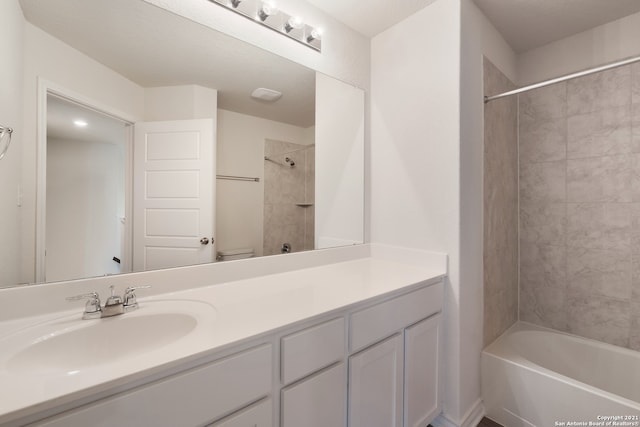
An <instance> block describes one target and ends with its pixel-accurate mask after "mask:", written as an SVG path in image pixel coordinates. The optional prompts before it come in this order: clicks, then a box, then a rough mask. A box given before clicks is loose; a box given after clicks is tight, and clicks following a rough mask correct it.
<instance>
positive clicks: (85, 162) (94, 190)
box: [43, 95, 128, 282]
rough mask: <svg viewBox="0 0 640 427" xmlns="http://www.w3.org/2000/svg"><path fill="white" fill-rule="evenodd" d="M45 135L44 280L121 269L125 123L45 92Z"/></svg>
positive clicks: (110, 272) (101, 273)
mask: <svg viewBox="0 0 640 427" xmlns="http://www.w3.org/2000/svg"><path fill="white" fill-rule="evenodd" d="M46 135H47V140H46V153H47V161H46V171H47V180H46V228H45V233H46V236H45V240H46V257H45V260H46V265H45V280H46V281H49V282H51V281H59V280H70V279H77V278H82V277H94V276H103V275H106V274H117V273H120V272H122V271H123V270H122V265H121V262H122V261H121V260H122V259H123V253H124V248H125V247H126V242H125V233H124V223H125V170H126V166H125V165H126V155H127V145H128V131H127V124H126V123H124V122H122V121H120V120H116V119H114V118H111V117H108V116H105V115H103V114H100V113H97V112H95V111H92V110H89V109H87V108H85V107H83V106H80V105H78V104H75V103H72V102H69V101H66V100H64V99H61V98H58V97H56V96H53V95H48V96H47V132H46ZM43 255H44V254H43ZM125 271H126V270H125Z"/></svg>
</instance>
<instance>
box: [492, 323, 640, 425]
mask: <svg viewBox="0 0 640 427" xmlns="http://www.w3.org/2000/svg"><path fill="white" fill-rule="evenodd" d="M481 364H482V398H483V400H484V405H485V409H486V412H487V416H488V417H489V418H491V419H493V420H494V421H497V422H498V423H500V424H502V425H504V426H505V427H525V426H526V427H531V426H536V427H548V426H553V427H564V426H566V427H570V426H598V425H601V426H640V352H636V351H632V350H627V349H624V348H621V347H616V346H613V345H609V344H605V343H601V342H598V341H593V340H589V339H585V338H580V337H577V336H574V335H570V334H565V333H562V332H558V331H554V330H552V329H546V328H542V327H539V326H535V325H532V324H529V323H524V322H518V323H516V324H515V325H514V326H512V327H511V328H510V329H509V330H508V331H507V332H505V333H504V334H503V335H502V336H501V337H500V338H498V339H497V340H496V341H494V342H493V343H492V344H491V345H489V346H488V347H487V348H485V349H484V351H483V352H482V358H481Z"/></svg>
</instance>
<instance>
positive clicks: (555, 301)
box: [520, 282, 568, 331]
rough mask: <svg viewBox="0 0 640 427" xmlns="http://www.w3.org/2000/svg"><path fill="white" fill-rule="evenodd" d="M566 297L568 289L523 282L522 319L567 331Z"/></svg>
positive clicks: (521, 294)
mask: <svg viewBox="0 0 640 427" xmlns="http://www.w3.org/2000/svg"><path fill="white" fill-rule="evenodd" d="M566 299H567V291H566V289H563V288H553V287H546V286H542V287H537V286H535V285H534V284H533V283H527V282H525V283H521V285H520V320H523V321H525V322H531V323H535V324H537V325H541V326H545V327H547V328H554V329H560V330H563V331H566V330H567V328H568V324H567V312H566V303H567V302H566Z"/></svg>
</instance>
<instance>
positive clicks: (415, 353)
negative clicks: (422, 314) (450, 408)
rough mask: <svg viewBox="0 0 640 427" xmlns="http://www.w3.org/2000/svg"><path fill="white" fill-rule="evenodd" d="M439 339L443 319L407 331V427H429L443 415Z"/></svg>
mask: <svg viewBox="0 0 640 427" xmlns="http://www.w3.org/2000/svg"><path fill="white" fill-rule="evenodd" d="M439 335H440V316H439V315H437V316H433V317H430V318H429V319H426V320H423V321H422V322H420V323H417V324H415V325H413V326H411V327H410V328H407V329H406V331H405V349H404V351H405V366H404V387H405V389H404V425H405V427H426V426H427V425H428V424H429V423H430V422H431V421H433V419H434V418H435V417H436V415H438V413H439V412H440V405H439V402H440V396H439V393H438V391H439V389H438V372H439V371H438V359H439V343H440V340H439Z"/></svg>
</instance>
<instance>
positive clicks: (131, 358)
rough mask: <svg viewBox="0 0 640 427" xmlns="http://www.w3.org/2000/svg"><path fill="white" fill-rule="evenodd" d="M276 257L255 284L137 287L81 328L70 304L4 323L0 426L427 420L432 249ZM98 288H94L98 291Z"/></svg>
mask: <svg viewBox="0 0 640 427" xmlns="http://www.w3.org/2000/svg"><path fill="white" fill-rule="evenodd" d="M336 253H337V254H338V256H336V255H335V254H336ZM349 253H352V255H351V256H347V257H345V256H344V255H345V254H349ZM283 258H288V260H287V263H286V264H287V265H288V267H281V268H279V270H280V271H274V272H272V273H271V274H259V273H261V272H260V266H257V268H256V271H257V273H256V275H255V277H245V278H243V279H240V280H235V281H228V282H224V283H215V282H216V281H215V280H213V279H212V280H211V281H212V282H213V283H214V284H212V285H209V286H196V287H191V288H189V287H188V286H185V284H184V283H182V284H175V285H174V286H175V288H174V289H173V290H170V291H168V292H166V291H167V290H168V287H167V286H162V285H160V286H159V288H160V289H159V290H154V289H153V288H151V289H144V290H140V291H139V295H138V298H139V305H140V308H139V309H137V310H135V311H132V312H130V313H125V314H123V315H120V316H114V317H112V318H106V319H105V318H102V319H89V320H82V319H81V318H82V303H73V307H74V308H73V309H72V310H69V309H66V310H64V311H55V312H50V313H45V314H43V315H37V316H29V317H23V318H20V317H18V318H10V319H9V318H4V317H3V319H2V322H0V363H1V364H2V366H1V367H0V369H1V371H0V384H2V387H1V388H0V425H1V426H6V427H12V426H22V425H29V426H47V427H58V426H60V427H62V426H65V427H73V426H88V425H91V426H113V425H121V426H143V425H145V426H147V425H148V426H150V425H153V426H216V427H223V426H224V427H240V426H251V427H254V426H258V427H271V426H281V427H301V426H309V427H315V426H318V427H321V426H322V427H327V426H346V425H348V426H353V427H375V426H385V427H386V426H397V427H400V426H407V427H421V426H422V427H424V426H426V425H427V424H428V423H429V422H431V421H433V419H435V417H436V416H437V415H438V414H439V413H440V411H441V405H440V401H441V393H440V387H441V382H440V376H439V372H440V365H441V360H442V355H441V349H442V345H441V340H442V321H441V312H442V303H443V292H444V288H443V286H444V285H443V283H444V277H445V274H446V256H445V255H442V254H430V253H423V252H419V251H407V250H401V249H397V248H386V247H381V246H378V245H363V246H362V247H354V248H340V249H335V250H332V249H328V250H324V251H314V252H313V253H302V254H291V257H289V256H287V257H278V259H279V263H280V264H281V265H285V264H283ZM248 261H249V262H254V265H256V263H255V261H256V260H248ZM266 261H268V260H266V259H263V260H261V262H262V263H264V265H267V264H269V263H268V262H266ZM247 266H248V264H247V262H246V261H245V260H241V261H232V262H230V263H227V266H226V267H225V268H228V269H238V270H242V269H245V270H246V268H247ZM218 267H221V266H218ZM300 267H302V268H300ZM196 268H200V269H201V270H203V271H204V269H207V268H208V269H213V268H214V266H213V265H210V266H200V267H196ZM187 270H188V268H186V269H183V270H182V271H183V272H185V271H187ZM211 271H213V270H211ZM143 274H144V273H143ZM155 274H161V273H160V272H157V273H155ZM186 276H188V275H187V274H185V277H186ZM107 282H108V278H106V279H105V280H103V283H100V282H97V285H96V286H98V287H99V288H100V294H101V296H102V294H103V292H102V291H103V289H104V286H106V284H107ZM112 282H113V280H112ZM147 284H150V285H152V286H153V285H154V283H147ZM45 287H46V286H45ZM29 288H30V289H27V290H25V291H24V292H31V293H34V292H37V290H34V289H33V287H29ZM57 288H58V289H57V290H56V292H63V290H61V288H64V287H62V286H60V285H58V286H57ZM116 288H117V289H118V290H119V291H123V290H124V288H122V289H120V286H119V284H118V283H116ZM72 290H73V289H72V288H70V287H67V289H66V290H64V292H70V291H72ZM19 291H20V290H16V289H12V290H11V292H12V294H11V295H9V297H10V298H17V297H16V294H17V293H18V292H19ZM145 291H148V293H149V294H151V295H148V296H146V297H145V296H144V292H145ZM1 292H2V291H0V293H1ZM2 296H5V295H0V297H2ZM66 296H69V295H63V294H62V293H61V294H60V299H64V298H65V297H66ZM104 296H106V295H104ZM34 331H35V332H34ZM29 334H35V335H33V336H31V335H29ZM34 337H35V338H34ZM21 340H22V341H21ZM57 340H58V341H59V342H56V341H57ZM27 342H28V343H27ZM49 342H50V343H51V344H49ZM25 343H27V344H25ZM39 346H42V347H39Z"/></svg>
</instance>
